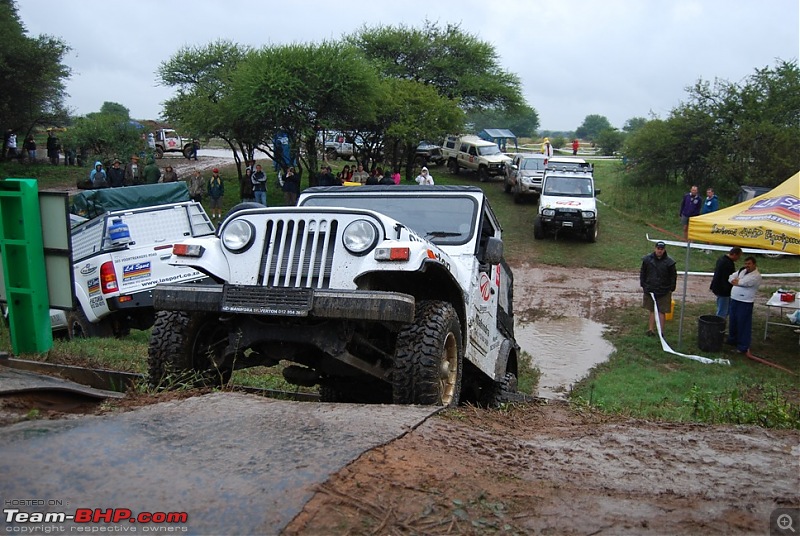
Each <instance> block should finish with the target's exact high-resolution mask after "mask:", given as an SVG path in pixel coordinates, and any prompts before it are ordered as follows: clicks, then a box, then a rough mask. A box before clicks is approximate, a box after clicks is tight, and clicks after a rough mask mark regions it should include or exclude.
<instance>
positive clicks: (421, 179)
mask: <svg viewBox="0 0 800 536" xmlns="http://www.w3.org/2000/svg"><path fill="white" fill-rule="evenodd" d="M415 180H416V181H417V184H419V185H421V186H433V184H434V183H433V177H431V176H430V174H429V173H428V168H426V167H424V166H423V168H422V170H421V171H420V172H419V175H417V178H416V179H415Z"/></svg>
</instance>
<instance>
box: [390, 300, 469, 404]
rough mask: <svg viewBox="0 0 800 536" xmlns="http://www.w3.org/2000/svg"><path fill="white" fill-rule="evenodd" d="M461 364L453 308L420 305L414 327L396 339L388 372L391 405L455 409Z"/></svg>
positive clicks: (458, 327)
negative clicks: (420, 405)
mask: <svg viewBox="0 0 800 536" xmlns="http://www.w3.org/2000/svg"><path fill="white" fill-rule="evenodd" d="M463 361H464V349H463V347H462V340H461V324H460V322H459V319H458V315H457V314H456V311H455V309H454V308H453V306H452V305H451V304H449V303H447V302H442V301H422V302H420V303H419V304H417V311H416V317H415V320H414V323H413V324H411V325H410V326H408V327H407V328H405V329H404V330H403V331H401V332H400V334H399V335H398V337H397V347H396V350H395V364H394V370H393V371H392V386H393V393H392V394H393V400H394V402H395V404H422V405H443V406H457V405H458V402H459V399H460V397H461V376H462V374H463V372H462V368H463Z"/></svg>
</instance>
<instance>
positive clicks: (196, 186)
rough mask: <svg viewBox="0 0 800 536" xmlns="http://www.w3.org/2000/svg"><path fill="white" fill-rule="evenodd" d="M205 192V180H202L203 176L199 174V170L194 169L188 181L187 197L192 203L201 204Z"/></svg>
mask: <svg viewBox="0 0 800 536" xmlns="http://www.w3.org/2000/svg"><path fill="white" fill-rule="evenodd" d="M205 191H206V180H205V179H204V178H203V175H201V174H200V170H199V169H195V170H194V171H193V172H192V178H191V179H190V180H189V197H191V198H192V201H197V202H198V203H202V202H203V194H204V193H205Z"/></svg>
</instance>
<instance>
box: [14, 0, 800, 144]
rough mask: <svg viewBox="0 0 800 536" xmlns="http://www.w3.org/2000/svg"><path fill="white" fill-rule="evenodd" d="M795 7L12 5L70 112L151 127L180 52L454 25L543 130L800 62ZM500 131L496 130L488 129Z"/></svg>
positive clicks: (705, 1)
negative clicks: (56, 64)
mask: <svg viewBox="0 0 800 536" xmlns="http://www.w3.org/2000/svg"><path fill="white" fill-rule="evenodd" d="M799 4H800V0H764V1H763V2H758V3H756V2H753V1H752V0H646V1H644V0H563V1H552V0H551V1H541V0H505V1H503V2H490V1H488V0H482V1H477V0H460V1H458V2H456V1H453V0H438V1H437V0H400V1H396V0H391V1H385V0H372V1H369V2H366V1H363V0H356V1H351V2H348V1H341V0H339V1H328V2H317V1H316V0H314V1H305V2H295V1H291V0H289V1H284V2H272V1H269V0H267V1H263V2H255V1H248V0H224V1H223V0H188V1H186V2H180V1H173V0H160V1H155V0H136V1H131V0H60V1H59V0H18V1H17V6H18V8H19V15H20V19H21V20H22V22H23V24H24V25H25V27H26V28H27V30H28V32H29V35H39V34H49V35H55V36H58V37H61V38H62V39H63V40H64V41H66V43H67V44H68V45H69V46H70V47H72V51H71V52H70V54H69V55H68V56H67V57H66V63H67V65H69V66H70V67H71V68H72V72H73V74H72V78H71V79H70V80H69V81H68V82H67V91H68V93H69V94H70V96H69V98H68V99H67V104H68V106H70V107H71V108H72V110H73V112H74V113H76V114H79V115H83V114H86V113H90V112H96V111H98V110H99V109H100V106H101V105H102V104H103V102H105V101H112V102H118V103H120V104H122V105H124V106H126V107H127V108H129V109H130V111H131V116H132V117H134V118H137V119H155V118H157V117H158V116H159V115H160V113H161V103H162V102H163V101H164V100H166V99H167V98H169V97H170V96H171V94H172V91H171V90H170V88H166V87H160V86H158V85H156V80H155V71H156V69H157V68H158V66H159V64H160V63H161V62H163V61H166V60H167V59H169V58H170V57H171V56H172V55H173V54H174V53H175V52H176V51H177V50H179V49H180V48H181V47H182V46H185V45H190V46H194V45H205V44H207V43H209V42H212V41H215V40H216V39H218V38H222V39H228V40H231V41H234V42H237V43H240V44H244V45H250V46H253V47H260V46H263V45H269V44H284V43H292V42H311V41H321V40H324V39H328V40H331V39H338V38H340V37H341V36H342V35H343V34H346V33H352V32H353V31H355V30H357V29H358V28H359V27H361V26H362V25H363V24H367V25H369V26H375V25H396V24H400V23H403V24H405V25H407V26H421V25H422V23H423V21H424V20H425V19H426V18H427V19H428V20H431V21H438V22H439V23H440V24H442V25H444V24H445V23H456V24H460V25H461V28H462V30H464V31H466V32H469V33H471V34H473V35H476V36H477V37H478V38H479V39H481V40H483V41H487V42H489V43H491V44H493V45H494V47H495V50H496V51H497V54H498V56H499V61H500V64H501V65H502V67H503V68H504V69H506V70H508V71H510V72H513V73H516V74H517V75H518V76H519V78H520V80H521V82H522V92H523V95H524V96H525V99H526V100H527V102H528V104H529V105H530V106H532V107H533V108H535V109H536V110H537V112H538V113H539V119H540V127H541V128H542V129H546V130H574V129H575V128H577V127H578V126H580V124H581V123H582V122H583V120H584V118H585V117H586V116H587V115H589V114H599V115H603V116H605V117H607V118H608V120H609V121H610V122H611V124H612V125H613V126H615V127H617V128H622V127H623V126H624V124H625V121H627V120H628V119H630V118H632V117H649V116H650V115H651V112H652V113H653V114H655V115H656V116H658V117H662V118H664V117H666V116H667V114H668V113H669V111H670V110H672V109H673V108H674V107H675V106H677V105H678V104H679V103H680V102H682V101H685V100H687V99H686V95H687V94H686V87H688V86H691V85H693V84H694V82H696V81H697V80H698V79H700V78H702V79H704V80H709V81H713V80H714V79H715V78H720V79H724V80H728V81H731V82H739V81H741V80H743V79H744V78H745V77H747V76H749V75H751V74H753V72H755V69H757V68H763V67H767V66H773V65H775V61H776V59H777V58H780V59H782V60H795V59H797V58H798V55H800V52H799V51H798V50H799V49H800V36H799V34H800V30H798V28H800V14H799V10H798V5H799ZM497 126H498V127H502V126H503V125H497Z"/></svg>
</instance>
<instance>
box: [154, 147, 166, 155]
mask: <svg viewBox="0 0 800 536" xmlns="http://www.w3.org/2000/svg"><path fill="white" fill-rule="evenodd" d="M155 157H156V158H164V149H162V148H161V147H159V146H158V145H156V152H155Z"/></svg>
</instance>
